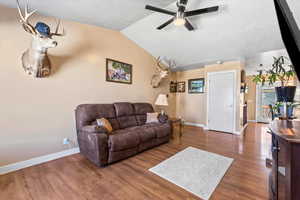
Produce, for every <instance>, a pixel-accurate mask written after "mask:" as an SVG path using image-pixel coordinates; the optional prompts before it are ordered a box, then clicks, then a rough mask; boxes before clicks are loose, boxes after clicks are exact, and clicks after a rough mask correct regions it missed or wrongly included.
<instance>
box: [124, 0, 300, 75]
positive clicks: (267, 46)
mask: <svg viewBox="0 0 300 200" xmlns="http://www.w3.org/2000/svg"><path fill="white" fill-rule="evenodd" d="M288 2H289V4H290V5H291V7H292V10H293V11H294V12H295V13H294V14H295V16H296V18H297V20H298V21H300V20H299V19H300V1H299V0H288ZM212 5H221V9H220V11H219V12H217V13H212V14H206V15H201V16H199V17H194V18H191V21H192V23H193V24H194V25H195V26H196V27H197V30H196V31H194V32H189V31H187V30H186V29H185V28H184V27H175V26H174V25H173V24H171V25H170V26H168V27H167V28H166V29H164V30H162V31H159V30H156V29H155V28H156V27H157V26H159V25H160V24H162V23H164V22H165V21H166V20H168V19H169V18H170V17H169V16H167V15H163V14H158V13H153V14H152V15H149V16H147V17H145V18H143V19H141V20H140V21H138V22H136V23H134V24H132V25H131V26H129V27H127V28H125V29H124V30H122V33H123V34H125V35H126V36H127V37H128V38H130V39H131V40H133V41H134V42H136V43H137V44H138V45H140V46H141V47H143V48H144V49H146V50H147V51H148V52H150V53H151V54H152V55H153V56H167V57H169V58H171V59H174V60H175V61H176V62H177V64H178V66H180V67H182V68H183V69H187V68H193V67H200V66H201V65H203V64H206V63H211V62H216V61H218V60H222V61H227V60H232V59H242V60H244V59H245V57H248V56H251V55H255V54H257V53H259V52H265V51H270V50H274V49H281V48H283V43H282V40H281V36H280V32H279V27H278V23H277V19H276V14H275V9H274V5H273V1H272V0H251V1H245V0H201V1H199V0H190V1H189V6H188V7H189V9H198V8H203V7H207V6H212ZM168 8H169V9H175V4H172V5H170V6H169V7H168ZM299 25H300V24H299Z"/></svg>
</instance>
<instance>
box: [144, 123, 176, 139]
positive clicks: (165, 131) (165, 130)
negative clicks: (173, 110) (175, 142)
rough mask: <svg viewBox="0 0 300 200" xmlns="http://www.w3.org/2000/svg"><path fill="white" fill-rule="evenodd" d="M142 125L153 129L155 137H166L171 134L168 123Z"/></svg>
mask: <svg viewBox="0 0 300 200" xmlns="http://www.w3.org/2000/svg"><path fill="white" fill-rule="evenodd" d="M144 126H146V127H149V128H152V129H154V131H155V134H156V137H157V138H162V137H166V136H169V135H170V134H171V127H170V124H168V123H164V124H161V123H149V124H146V125H144Z"/></svg>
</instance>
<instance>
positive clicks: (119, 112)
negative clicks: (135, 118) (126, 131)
mask: <svg viewBox="0 0 300 200" xmlns="http://www.w3.org/2000/svg"><path fill="white" fill-rule="evenodd" d="M114 106H115V110H116V116H117V117H123V116H130V115H134V110H133V106H132V104H131V103H114Z"/></svg>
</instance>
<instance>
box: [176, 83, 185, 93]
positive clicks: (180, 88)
mask: <svg viewBox="0 0 300 200" xmlns="http://www.w3.org/2000/svg"><path fill="white" fill-rule="evenodd" d="M177 92H180V93H184V92H185V82H177Z"/></svg>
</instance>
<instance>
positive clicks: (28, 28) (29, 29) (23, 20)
mask: <svg viewBox="0 0 300 200" xmlns="http://www.w3.org/2000/svg"><path fill="white" fill-rule="evenodd" d="M16 1H17V6H18V11H19V15H20V18H21V20H20V22H21V23H22V26H23V28H24V30H25V31H27V32H29V33H31V34H36V31H35V28H34V27H33V26H32V25H31V24H30V23H29V21H28V20H29V18H30V17H31V16H32V15H33V14H34V13H35V12H36V11H37V10H34V11H32V12H28V10H29V8H28V7H29V6H28V4H29V3H28V0H27V2H26V6H25V15H23V14H22V11H21V6H20V2H19V0H16Z"/></svg>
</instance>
